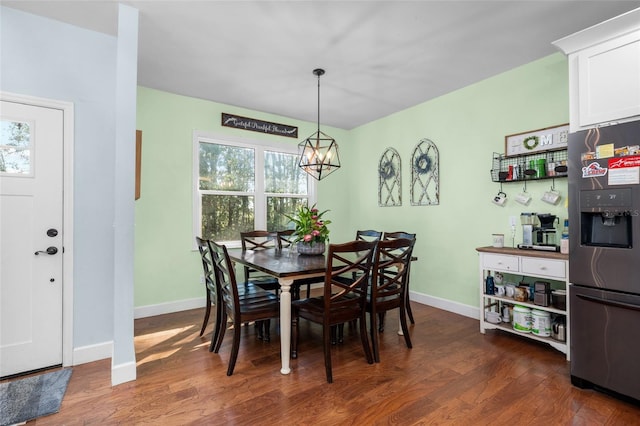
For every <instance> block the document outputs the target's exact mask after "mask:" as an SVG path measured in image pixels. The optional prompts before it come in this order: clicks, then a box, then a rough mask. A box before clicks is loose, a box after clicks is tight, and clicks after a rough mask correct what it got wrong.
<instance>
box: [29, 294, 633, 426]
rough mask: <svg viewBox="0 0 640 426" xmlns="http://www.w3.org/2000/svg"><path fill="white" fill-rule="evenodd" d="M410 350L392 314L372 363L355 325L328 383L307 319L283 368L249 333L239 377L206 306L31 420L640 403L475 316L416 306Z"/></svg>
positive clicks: (396, 415) (441, 414)
mask: <svg viewBox="0 0 640 426" xmlns="http://www.w3.org/2000/svg"><path fill="white" fill-rule="evenodd" d="M412 307H413V313H414V316H415V319H416V324H415V326H412V327H411V333H412V337H411V339H412V341H413V349H407V348H406V347H405V345H404V341H403V338H402V337H401V336H398V335H397V333H396V331H397V327H398V319H397V313H395V312H392V313H390V314H389V315H388V318H387V328H386V331H385V332H384V333H383V337H382V338H381V341H380V343H381V363H379V364H374V365H369V364H367V363H366V360H365V357H364V354H363V353H362V349H361V346H360V340H359V338H358V336H357V335H356V333H357V331H356V330H355V329H354V330H350V329H348V328H345V342H344V343H343V344H342V345H338V346H335V347H334V348H333V349H334V350H333V353H332V356H333V366H334V369H333V377H334V383H333V384H328V383H327V382H326V380H325V372H324V362H323V354H322V347H321V345H320V341H319V338H320V328H318V327H317V326H315V325H310V324H309V323H306V322H304V321H303V322H302V324H301V338H300V347H299V350H300V352H299V357H298V359H296V360H292V369H293V371H292V373H291V374H290V375H288V376H283V375H281V374H280V372H279V369H280V359H279V347H280V341H279V335H278V332H277V324H274V323H272V332H271V338H272V340H271V342H269V343H265V342H262V341H259V340H257V339H256V338H255V334H254V329H253V326H250V327H247V328H246V329H245V330H244V333H243V337H242V343H241V346H240V355H239V357H238V363H237V365H236V369H235V372H234V374H233V376H231V377H227V376H226V374H225V373H226V369H227V361H228V359H229V350H230V341H231V333H227V336H225V343H224V344H223V346H222V348H221V350H220V354H214V353H210V352H209V351H208V345H209V338H210V336H211V328H212V326H211V325H209V327H208V328H207V330H208V332H207V334H206V335H205V336H204V337H203V338H200V337H198V333H199V330H200V326H201V321H202V317H203V310H201V309H197V310H191V311H185V312H181V313H176V314H168V315H162V316H157V317H151V318H144V319H139V320H136V322H135V334H136V338H135V348H136V358H137V363H138V369H137V375H138V377H137V380H136V381H133V382H129V383H124V384H121V385H118V386H115V387H111V384H110V380H111V373H110V368H111V364H110V360H105V361H98V362H93V363H88V364H83V365H78V366H75V367H73V375H72V376H71V381H70V383H69V387H68V389H67V393H66V395H65V398H64V400H63V403H62V407H61V410H60V412H59V413H57V414H54V415H51V416H47V417H43V418H41V419H37V420H34V421H31V422H29V423H28V424H37V425H38V426H41V425H78V424H88V425H92V424H100V425H111V424H126V425H139V424H154V425H185V424H194V425H217V424H233V425H258V424H284V423H287V424H296V425H334V424H352V425H370V424H398V425H413V424H429V425H431V424H447V425H449V424H453V425H457V424H460V425H476V424H487V425H489V424H491V425H529V424H532V425H533V424H535V425H567V424H577V425H632V424H640V407H638V406H636V405H632V404H629V403H626V402H623V401H620V400H618V399H615V398H612V397H610V396H607V395H605V394H602V393H599V392H596V391H593V390H581V389H578V388H575V387H573V386H572V385H571V383H570V379H569V363H568V362H567V361H566V360H565V357H564V354H562V353H560V352H558V351H556V350H554V349H552V348H551V347H549V346H546V345H543V344H538V343H536V342H533V341H530V340H527V339H524V338H520V337H518V336H514V335H511V334H507V333H504V332H496V331H488V332H487V334H486V335H482V334H480V332H479V324H478V321H476V320H473V319H469V318H466V317H463V316H459V315H456V314H452V313H449V312H446V311H442V310H438V309H435V308H431V307H427V306H424V305H420V304H417V303H413V304H412ZM629 379H630V380H638V379H639V378H637V377H636V378H631V377H630V378H629Z"/></svg>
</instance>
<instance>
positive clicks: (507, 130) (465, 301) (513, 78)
mask: <svg viewBox="0 0 640 426" xmlns="http://www.w3.org/2000/svg"><path fill="white" fill-rule="evenodd" d="M417 90H419V88H417ZM568 93H569V90H568V72H567V60H566V58H565V57H564V56H563V55H561V54H559V53H558V54H554V55H551V56H549V57H546V58H544V59H542V60H538V61H536V62H533V63H530V64H528V65H526V66H522V67H520V68H517V69H514V70H511V71H509V72H506V73H504V74H500V75H497V76H494V77H492V78H489V79H487V80H484V81H482V82H480V83H477V84H474V85H471V86H468V87H465V88H463V89H460V90H458V91H455V92H452V93H449V94H447V95H444V96H442V97H440V98H437V99H434V100H432V101H429V102H425V103H423V104H420V105H417V106H415V107H413V108H409V109H407V110H404V111H400V112H398V113H396V114H393V115H391V116H388V117H386V118H383V119H380V120H377V121H375V122H372V123H369V124H367V125H364V126H361V127H359V128H357V129H355V130H353V131H351V132H350V134H349V137H350V141H349V143H348V144H342V145H341V146H340V148H341V149H343V151H342V152H345V151H346V153H347V155H348V157H349V159H350V161H345V165H346V167H345V168H344V173H343V174H341V175H340V176H339V177H336V178H337V179H336V182H335V185H336V187H340V188H347V187H349V188H351V187H350V186H349V185H348V182H358V185H357V186H355V187H353V190H351V193H350V197H349V206H352V208H351V210H350V211H348V212H347V211H345V212H344V214H347V215H348V218H349V222H350V223H351V224H352V226H353V229H355V227H372V228H376V229H381V230H387V231H398V230H403V231H408V232H415V233H417V242H416V248H415V254H416V255H417V256H418V258H419V260H418V261H417V262H414V264H413V265H412V267H411V268H412V269H411V289H412V290H413V291H416V292H419V293H423V294H425V295H429V296H434V297H436V298H443V299H446V300H448V301H452V302H454V303H460V304H462V305H469V306H473V307H478V305H479V288H478V285H479V270H478V256H477V252H476V251H475V248H476V247H479V246H485V245H491V241H492V240H491V234H492V233H504V234H505V240H506V241H505V245H511V227H510V226H509V216H517V220H518V227H517V229H516V230H517V234H516V244H517V243H518V242H519V241H520V239H521V230H520V227H519V223H520V222H519V220H520V218H519V215H520V213H521V212H522V211H529V212H539V213H543V212H544V213H546V212H549V213H554V214H557V215H559V216H560V217H561V218H566V217H567V213H566V212H567V210H566V206H565V203H564V202H561V203H560V205H559V206H557V207H553V206H549V205H548V204H545V203H543V202H542V201H540V200H539V198H540V196H541V195H542V193H543V192H544V191H546V190H548V189H550V187H551V181H550V180H545V181H541V182H534V183H531V184H528V186H527V191H528V192H529V193H530V194H531V195H532V196H533V200H532V202H531V204H530V205H529V206H527V207H524V206H522V205H520V204H518V203H516V202H515V201H514V197H515V195H516V194H517V193H518V192H520V191H521V190H522V184H521V183H510V184H505V185H503V190H504V192H506V193H507V195H508V202H507V204H506V206H505V207H498V206H496V205H494V204H493V203H491V202H490V199H491V198H492V197H493V196H495V195H496V193H497V192H498V191H499V189H500V186H499V184H497V183H493V182H492V181H491V178H490V169H491V159H492V155H493V152H499V153H503V152H504V137H505V135H509V134H514V133H520V132H526V131H529V130H536V129H540V128H544V127H549V126H554V125H558V124H564V123H567V122H568V121H569V98H568ZM421 139H430V140H431V141H433V142H434V143H435V144H436V145H437V147H438V150H439V153H440V165H439V167H440V204H439V205H437V206H411V205H410V183H411V180H410V179H411V170H410V166H411V154H412V152H413V150H414V148H415V147H416V145H417V144H418V143H419V141H420V140H421ZM387 147H394V148H395V149H396V150H397V151H398V152H399V154H400V157H401V160H402V200H403V203H402V204H403V205H402V206H401V207H378V206H377V203H378V199H377V179H378V178H377V166H378V162H379V160H380V156H381V155H382V153H383V152H384V150H385V149H386V148H387ZM555 186H556V189H558V190H560V191H561V193H562V194H563V195H564V194H566V193H567V191H566V189H567V182H566V178H562V179H557V180H556V181H555ZM509 198H510V199H509ZM323 200H324V202H325V204H327V205H328V207H329V208H332V209H336V210H340V211H341V209H340V207H339V206H337V205H333V203H331V201H329V200H327V199H326V198H323ZM327 201H328V202H327ZM356 206H357V207H356ZM338 217H339V218H340V219H341V220H344V219H343V215H342V214H341V215H338Z"/></svg>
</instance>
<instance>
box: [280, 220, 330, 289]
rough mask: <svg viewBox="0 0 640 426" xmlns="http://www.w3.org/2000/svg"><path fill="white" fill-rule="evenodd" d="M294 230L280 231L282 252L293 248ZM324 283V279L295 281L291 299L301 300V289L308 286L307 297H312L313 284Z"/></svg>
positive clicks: (315, 278)
mask: <svg viewBox="0 0 640 426" xmlns="http://www.w3.org/2000/svg"><path fill="white" fill-rule="evenodd" d="M294 232H295V231H294V230H293V229H285V230H284V231H278V232H277V234H278V246H279V248H280V250H287V249H289V248H291V246H292V245H293V244H295V243H294V242H293V239H294V237H293V233H294ZM321 282H324V277H313V278H302V279H297V280H294V281H293V284H292V285H291V298H292V299H293V300H298V299H300V288H302V287H303V286H306V288H307V297H310V296H311V284H316V283H321Z"/></svg>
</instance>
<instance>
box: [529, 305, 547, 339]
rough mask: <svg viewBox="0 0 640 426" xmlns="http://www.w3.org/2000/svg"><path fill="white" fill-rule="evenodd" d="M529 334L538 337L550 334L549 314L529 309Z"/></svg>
mask: <svg viewBox="0 0 640 426" xmlns="http://www.w3.org/2000/svg"><path fill="white" fill-rule="evenodd" d="M531 334H535V335H536V336H540V337H549V336H551V314H550V313H549V312H546V311H540V310H538V309H534V310H532V311H531Z"/></svg>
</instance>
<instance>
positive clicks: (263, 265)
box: [228, 248, 326, 278]
mask: <svg viewBox="0 0 640 426" xmlns="http://www.w3.org/2000/svg"><path fill="white" fill-rule="evenodd" d="M228 252H229V257H230V258H231V260H233V261H235V262H238V263H241V264H243V265H247V266H249V267H251V268H254V269H257V270H258V271H261V272H264V273H265V274H269V275H273V276H274V277H278V278H286V277H293V276H299V275H318V274H323V273H324V272H325V270H326V258H325V256H324V255H314V256H307V255H300V254H298V253H297V252H296V251H295V250H291V251H290V250H289V249H286V248H285V249H282V250H277V249H267V250H255V251H254V250H245V251H243V250H242V249H240V248H237V249H228Z"/></svg>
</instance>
